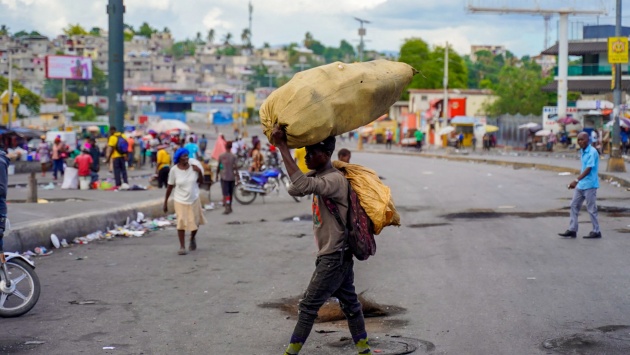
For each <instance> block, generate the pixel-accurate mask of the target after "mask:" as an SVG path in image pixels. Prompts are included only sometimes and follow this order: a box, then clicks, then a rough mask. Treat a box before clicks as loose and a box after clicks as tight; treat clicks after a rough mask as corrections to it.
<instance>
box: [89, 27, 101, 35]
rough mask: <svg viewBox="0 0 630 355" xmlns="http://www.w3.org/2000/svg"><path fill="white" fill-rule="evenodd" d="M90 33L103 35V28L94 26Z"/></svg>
mask: <svg viewBox="0 0 630 355" xmlns="http://www.w3.org/2000/svg"><path fill="white" fill-rule="evenodd" d="M90 34H91V35H92V36H97V37H98V36H100V35H101V28H100V27H92V29H91V30H90Z"/></svg>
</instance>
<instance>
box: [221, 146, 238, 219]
mask: <svg viewBox="0 0 630 355" xmlns="http://www.w3.org/2000/svg"><path fill="white" fill-rule="evenodd" d="M231 149H232V142H226V143H225V152H224V153H223V154H221V155H220V156H219V165H218V166H217V177H221V191H222V192H223V207H225V210H224V211H223V214H230V213H232V200H233V199H232V198H233V197H234V185H236V177H237V176H238V170H237V169H236V155H234V154H232V151H231Z"/></svg>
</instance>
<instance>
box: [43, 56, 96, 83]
mask: <svg viewBox="0 0 630 355" xmlns="http://www.w3.org/2000/svg"><path fill="white" fill-rule="evenodd" d="M46 78H48V79H70V80H91V79H92V59H91V58H84V57H77V56H69V55H49V56H47V57H46Z"/></svg>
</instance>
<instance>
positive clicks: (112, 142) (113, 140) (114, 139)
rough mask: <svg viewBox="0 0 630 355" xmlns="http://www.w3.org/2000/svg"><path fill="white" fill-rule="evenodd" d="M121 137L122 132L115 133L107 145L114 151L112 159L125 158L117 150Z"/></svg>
mask: <svg viewBox="0 0 630 355" xmlns="http://www.w3.org/2000/svg"><path fill="white" fill-rule="evenodd" d="M120 136H121V133H120V132H116V133H114V135H113V136H110V137H109V140H108V141H107V145H108V146H109V147H110V148H112V149H113V153H112V159H116V158H120V157H122V156H123V154H120V153H118V150H117V149H116V145H117V144H118V137H120ZM122 137H123V138H124V139H127V137H125V135H124V134H122Z"/></svg>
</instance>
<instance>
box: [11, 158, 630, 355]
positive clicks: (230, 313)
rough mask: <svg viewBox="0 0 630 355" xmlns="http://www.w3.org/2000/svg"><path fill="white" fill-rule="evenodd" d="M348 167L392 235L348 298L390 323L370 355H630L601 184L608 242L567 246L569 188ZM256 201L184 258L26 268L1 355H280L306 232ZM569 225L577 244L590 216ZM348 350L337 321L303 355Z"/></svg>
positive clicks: (308, 246)
mask: <svg viewBox="0 0 630 355" xmlns="http://www.w3.org/2000/svg"><path fill="white" fill-rule="evenodd" d="M353 162H356V163H359V164H363V165H367V166H369V167H372V168H374V169H375V170H377V171H378V172H379V174H380V175H381V176H383V177H385V179H386V180H385V182H386V183H387V184H388V185H389V186H390V187H391V188H392V193H393V196H394V197H395V201H396V205H397V207H398V209H399V211H400V213H401V216H402V221H403V226H402V227H400V228H388V229H386V230H385V231H384V232H383V233H382V234H381V235H380V236H378V237H377V238H378V239H377V243H378V251H377V254H376V256H374V257H373V258H371V259H370V260H369V261H366V262H356V266H355V275H356V286H357V290H358V291H365V293H364V295H365V296H366V297H367V298H369V299H370V300H372V301H374V302H375V303H376V304H377V306H378V307H379V308H380V311H381V313H386V314H387V315H386V316H385V317H377V318H369V319H368V322H367V323H368V332H369V333H370V336H371V338H372V339H373V342H374V344H375V346H374V348H378V349H381V350H382V352H381V353H380V354H396V353H398V354H402V353H406V352H405V351H408V350H410V349H413V348H414V347H416V348H417V350H416V351H415V352H414V353H417V354H422V353H431V354H557V353H559V354H628V353H630V312H629V311H630V300H629V298H628V289H629V286H630V265H629V264H630V263H628V262H627V260H628V257H627V254H628V250H629V248H630V240H629V239H628V238H627V234H626V233H628V232H630V227H628V223H630V220H629V219H628V216H630V213H628V212H624V211H618V210H615V208H624V207H628V201H629V200H630V193H628V192H627V191H626V190H625V189H621V188H616V187H613V186H611V185H609V184H607V183H602V187H601V188H600V190H599V197H600V201H599V205H600V206H601V207H602V210H603V211H613V212H614V213H610V212H601V213H600V224H601V225H602V233H603V236H604V238H603V239H601V240H585V239H582V238H578V239H574V240H563V239H561V238H559V237H557V235H556V234H557V233H558V232H561V231H564V230H565V229H566V228H567V225H568V212H567V210H566V209H563V208H566V206H568V204H569V200H570V197H571V192H570V191H567V189H566V187H565V186H566V184H567V183H568V182H569V181H570V180H571V178H572V177H570V176H559V175H558V173H553V172H545V171H536V170H523V169H522V170H514V169H512V168H505V167H499V166H489V165H482V164H471V163H455V162H448V161H443V160H436V159H426V158H420V157H409V156H382V155H375V154H358V153H357V154H354V155H353ZM264 202H265V203H264V204H263V201H262V199H260V198H259V199H257V200H256V201H255V202H254V203H253V204H252V205H250V206H240V205H238V204H236V205H235V207H234V210H235V213H234V214H232V215H230V216H223V215H221V214H220V213H219V211H212V212H208V213H207V214H206V216H207V218H208V221H209V224H208V225H206V226H203V228H202V229H201V231H200V234H199V237H198V239H199V242H198V245H199V249H198V250H197V251H196V252H193V253H191V254H189V255H187V256H178V255H176V251H177V248H178V245H177V242H176V236H175V232H174V231H173V230H169V231H161V232H156V233H152V234H150V235H149V236H147V237H142V238H133V239H117V240H114V241H111V242H105V241H103V242H98V243H94V244H89V245H86V246H78V247H73V248H70V249H63V250H58V251H56V252H55V253H54V254H53V255H51V256H48V257H45V258H39V259H37V260H36V261H37V265H38V268H37V272H38V274H39V276H40V278H41V280H42V285H43V290H42V295H41V298H40V301H39V303H38V304H37V305H36V306H35V308H34V309H33V310H32V311H31V312H30V313H29V314H27V315H25V316H23V317H21V318H18V319H2V320H0V324H2V327H1V330H0V353H20V352H28V353H38V354H70V353H72V354H76V353H86V354H96V353H99V354H100V353H103V354H107V353H111V354H262V355H267V354H281V353H282V352H283V351H284V347H285V346H286V344H287V341H288V338H289V336H290V334H291V331H292V329H293V326H294V324H295V319H296V317H295V315H294V314H291V313H285V311H283V310H282V309H289V308H292V307H294V306H295V302H296V301H295V299H296V298H297V297H298V296H299V295H300V294H301V293H302V292H303V290H304V288H305V287H306V285H307V282H308V279H309V277H310V275H311V273H312V271H313V268H314V252H315V247H314V242H313V239H312V238H313V237H312V231H311V225H310V222H309V221H300V222H293V221H290V222H285V221H283V220H285V219H289V220H291V219H292V218H293V217H295V216H300V215H308V214H309V211H310V204H309V203H308V202H306V201H302V202H300V203H295V202H293V201H292V200H291V199H290V198H289V196H288V195H285V194H282V195H280V196H272V197H267V198H266V199H265V201H264ZM580 221H581V224H580V231H579V235H580V236H581V235H585V234H587V233H588V232H589V231H590V229H589V228H590V225H589V223H588V216H587V214H586V212H585V211H584V212H583V213H582V215H581V218H580ZM229 222H231V224H230V223H229ZM234 223H237V224H234ZM78 257H80V258H82V260H77V258H78ZM283 299H289V300H285V301H283ZM85 301H88V302H87V304H81V303H85ZM71 302H72V303H71ZM76 303H79V304H76ZM280 305H284V306H282V307H280ZM280 308H282V309H280ZM316 331H319V332H316ZM347 336H349V333H348V331H347V327H346V325H345V323H344V322H343V321H335V322H328V323H320V324H317V325H316V326H315V328H314V332H313V333H312V335H311V337H310V338H309V341H308V342H307V345H306V346H305V348H304V350H303V353H304V354H324V355H327V354H352V353H355V352H353V351H352V350H351V348H350V347H348V346H347V343H348V342H347V340H345V341H344V340H342V337H347ZM29 341H35V342H39V343H37V344H29V345H25V343H26V342H29ZM405 344H407V345H405ZM104 347H114V348H115V349H114V350H103V348H104ZM405 349H407V350H405Z"/></svg>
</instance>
